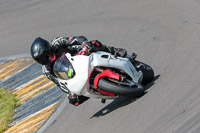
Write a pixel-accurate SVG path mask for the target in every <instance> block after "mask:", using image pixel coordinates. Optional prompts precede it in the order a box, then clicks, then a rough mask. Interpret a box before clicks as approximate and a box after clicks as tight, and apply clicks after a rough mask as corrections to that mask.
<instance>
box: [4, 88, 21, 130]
mask: <svg viewBox="0 0 200 133" xmlns="http://www.w3.org/2000/svg"><path fill="white" fill-rule="evenodd" d="M16 106H17V99H16V98H15V95H14V94H12V93H11V92H9V91H7V90H5V89H0V133H2V132H3V131H5V130H6V129H8V124H9V123H10V122H11V117H12V115H13V110H14V108H15V107H16Z"/></svg>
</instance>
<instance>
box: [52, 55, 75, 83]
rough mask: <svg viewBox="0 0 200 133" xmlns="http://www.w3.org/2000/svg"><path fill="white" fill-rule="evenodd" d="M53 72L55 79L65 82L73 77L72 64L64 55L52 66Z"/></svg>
mask: <svg viewBox="0 0 200 133" xmlns="http://www.w3.org/2000/svg"><path fill="white" fill-rule="evenodd" d="M53 72H54V74H55V75H56V77H57V78H60V79H63V80H67V79H70V78H73V77H74V76H75V71H74V69H73V66H72V64H71V63H70V61H69V60H68V59H67V57H66V56H65V55H63V56H62V57H60V58H58V59H57V60H56V62H55V63H54V66H53Z"/></svg>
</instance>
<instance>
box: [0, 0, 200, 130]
mask: <svg viewBox="0 0 200 133" xmlns="http://www.w3.org/2000/svg"><path fill="white" fill-rule="evenodd" d="M74 35H85V36H86V37H88V39H89V40H92V39H98V40H100V41H102V42H103V43H104V44H106V45H113V46H115V47H124V48H127V49H128V51H129V52H132V51H134V52H136V53H137V54H138V60H141V61H143V62H145V63H147V64H150V65H151V66H152V67H153V68H154V70H155V75H156V80H155V81H154V83H152V84H151V85H150V86H149V91H148V93H147V94H146V95H144V96H143V97H141V98H140V99H138V100H136V101H135V100H134V99H127V98H122V99H118V100H115V101H107V102H106V104H101V103H100V100H98V99H90V100H88V101H87V102H85V103H83V104H82V105H80V106H78V107H74V106H72V105H69V104H67V105H66V106H65V107H64V109H63V110H62V111H61V113H60V115H59V116H58V117H57V118H56V119H55V120H54V121H53V122H52V123H51V124H50V125H49V127H48V128H47V129H46V130H45V131H44V132H45V133H55V132H56V133H68V132H71V133H77V132H83V133H102V132H106V133H112V132H116V133H122V132H126V133H129V132H130V133H133V132H134V133H199V132H200V88H199V86H200V82H199V81H200V74H199V72H200V67H199V65H200V53H199V50H200V1H199V0H82V1H75V0H57V1H54V0H49V1H45V0H43V1H40V0H32V1H27V0H14V1H7V0H0V37H1V41H0V57H5V56H10V55H16V54H24V53H29V48H30V45H31V43H32V41H33V39H34V38H35V37H37V36H41V37H44V38H46V39H48V40H51V39H52V38H53V37H56V36H74Z"/></svg>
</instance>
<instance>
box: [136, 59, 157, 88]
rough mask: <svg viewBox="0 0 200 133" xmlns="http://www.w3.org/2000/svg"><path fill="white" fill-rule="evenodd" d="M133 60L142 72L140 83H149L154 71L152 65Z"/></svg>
mask: <svg viewBox="0 0 200 133" xmlns="http://www.w3.org/2000/svg"><path fill="white" fill-rule="evenodd" d="M135 62H136V64H137V68H138V69H139V70H141V71H142V73H143V79H142V83H141V84H142V85H146V84H148V83H150V82H151V81H152V80H153V79H154V71H153V69H152V67H151V66H149V65H147V64H145V63H142V62H139V61H135Z"/></svg>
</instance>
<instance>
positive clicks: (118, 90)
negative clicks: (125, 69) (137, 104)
mask: <svg viewBox="0 0 200 133" xmlns="http://www.w3.org/2000/svg"><path fill="white" fill-rule="evenodd" d="M98 87H99V88H100V89H102V90H105V91H108V92H110V93H114V94H116V95H120V96H126V97H140V96H142V95H143V94H144V93H145V89H144V88H143V87H142V86H141V85H140V86H136V85H128V84H127V85H126V84H119V83H115V82H112V81H110V80H107V79H104V78H101V79H100V80H99V82H98Z"/></svg>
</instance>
